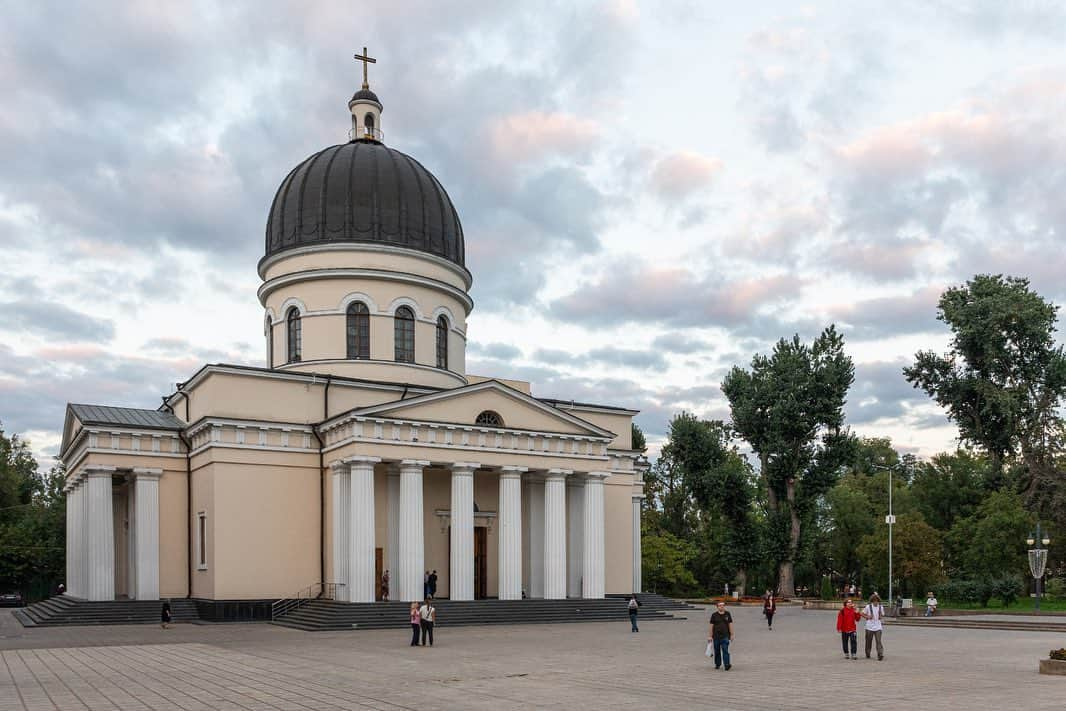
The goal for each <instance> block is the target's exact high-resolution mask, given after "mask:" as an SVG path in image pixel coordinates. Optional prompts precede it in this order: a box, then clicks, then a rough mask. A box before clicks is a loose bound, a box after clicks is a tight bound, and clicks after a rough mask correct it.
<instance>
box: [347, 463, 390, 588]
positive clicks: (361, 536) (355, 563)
mask: <svg viewBox="0 0 1066 711" xmlns="http://www.w3.org/2000/svg"><path fill="white" fill-rule="evenodd" d="M344 461H345V463H346V464H348V465H349V466H350V475H349V479H350V482H349V486H350V487H351V492H350V493H351V497H350V501H351V504H350V506H351V516H350V517H349V519H348V520H349V523H348V525H349V531H348V533H349V536H348V601H349V602H374V597H375V595H374V593H375V590H374V584H375V582H376V579H375V575H374V573H375V571H374V531H375V527H374V465H375V464H377V463H378V462H380V461H381V460H380V459H379V458H377V457H348V458H347V459H345V460H344Z"/></svg>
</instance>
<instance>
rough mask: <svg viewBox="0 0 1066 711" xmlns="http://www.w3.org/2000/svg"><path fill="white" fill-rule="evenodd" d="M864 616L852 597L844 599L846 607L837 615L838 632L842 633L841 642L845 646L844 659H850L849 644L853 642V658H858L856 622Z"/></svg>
mask: <svg viewBox="0 0 1066 711" xmlns="http://www.w3.org/2000/svg"><path fill="white" fill-rule="evenodd" d="M861 618H862V614H861V613H860V612H859V611H858V610H856V609H855V603H853V602H852V601H851V599H850V598H849V599H847V600H845V601H844V609H842V610H841V611H840V614H838V615H837V632H839V633H840V644H841V646H843V647H844V659H848V644H849V643H850V644H851V657H850V658H851V659H858V658H859V655H858V654H856V652H857V651H858V641H857V638H856V635H855V623H856V622H858V621H859V619H861Z"/></svg>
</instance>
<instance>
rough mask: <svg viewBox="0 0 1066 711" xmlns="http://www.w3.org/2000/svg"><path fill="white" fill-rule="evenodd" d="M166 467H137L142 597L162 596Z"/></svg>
mask: <svg viewBox="0 0 1066 711" xmlns="http://www.w3.org/2000/svg"><path fill="white" fill-rule="evenodd" d="M161 476H163V470H162V469H148V468H137V469H134V470H133V477H134V478H133V486H134V499H133V500H134V511H133V529H134V533H135V535H134V537H133V544H134V553H133V557H134V561H135V563H134V566H133V570H134V575H135V576H136V580H135V581H134V590H136V594H137V599H138V600H158V599H159V478H160V477H161Z"/></svg>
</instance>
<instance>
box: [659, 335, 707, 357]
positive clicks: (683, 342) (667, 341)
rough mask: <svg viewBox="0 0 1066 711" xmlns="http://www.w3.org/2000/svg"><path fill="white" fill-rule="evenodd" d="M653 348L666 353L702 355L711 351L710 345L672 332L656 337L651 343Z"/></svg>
mask: <svg viewBox="0 0 1066 711" xmlns="http://www.w3.org/2000/svg"><path fill="white" fill-rule="evenodd" d="M651 345H652V347H653V348H657V349H659V350H662V351H666V352H668V353H682V354H690V353H702V352H707V351H710V350H711V348H712V347H711V344H710V343H708V342H707V341H704V340H702V339H699V338H690V337H688V336H686V335H684V334H682V333H678V332H676V331H675V332H672V333H664V334H663V335H661V336H656V338H655V340H653V341H652V342H651Z"/></svg>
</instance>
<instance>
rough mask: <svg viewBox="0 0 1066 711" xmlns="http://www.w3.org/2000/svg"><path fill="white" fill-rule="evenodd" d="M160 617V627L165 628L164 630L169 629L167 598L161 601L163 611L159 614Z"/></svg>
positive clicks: (168, 604)
mask: <svg viewBox="0 0 1066 711" xmlns="http://www.w3.org/2000/svg"><path fill="white" fill-rule="evenodd" d="M160 618H161V620H162V625H161V627H162V628H163V629H165V630H168V629H170V601H169V600H164V601H163V611H162V613H161V614H160Z"/></svg>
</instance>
